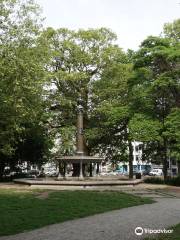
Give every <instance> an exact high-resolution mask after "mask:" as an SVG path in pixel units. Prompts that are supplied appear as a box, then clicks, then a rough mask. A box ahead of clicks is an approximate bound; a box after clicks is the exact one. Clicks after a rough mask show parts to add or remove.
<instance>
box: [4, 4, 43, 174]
mask: <svg viewBox="0 0 180 240" xmlns="http://www.w3.org/2000/svg"><path fill="white" fill-rule="evenodd" d="M0 11H1V17H0V23H1V24H0V33H1V34H0V102H1V117H0V131H1V134H0V173H2V172H3V169H4V167H5V164H6V160H7V159H15V158H14V157H13V156H14V154H15V151H16V147H17V143H19V142H21V140H22V139H21V138H22V135H23V134H24V132H25V131H26V125H27V123H28V125H29V124H31V123H32V125H33V124H34V122H36V123H37V122H38V124H40V125H41V124H42V121H43V118H44V114H43V112H44V106H43V98H42V96H43V84H44V83H43V81H44V70H43V68H44V60H43V59H44V58H43V51H42V48H40V47H39V46H38V35H39V31H40V23H41V20H40V17H39V13H40V10H39V7H38V6H37V5H36V4H35V3H34V2H33V1H23V0H2V1H1V2H0Z"/></svg>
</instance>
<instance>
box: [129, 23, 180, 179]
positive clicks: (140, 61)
mask: <svg viewBox="0 0 180 240" xmlns="http://www.w3.org/2000/svg"><path fill="white" fill-rule="evenodd" d="M178 31H179V30H178ZM178 31H176V33H177V34H175V33H174V30H173V31H172V25H171V24H169V25H165V34H166V35H165V37H153V36H150V37H148V38H147V39H146V40H144V41H143V43H142V44H141V47H140V49H139V51H137V53H136V55H135V58H134V74H133V76H132V78H131V79H130V81H129V86H130V88H131V92H132V95H131V96H132V102H133V105H132V107H133V108H134V109H135V110H136V114H135V115H134V119H133V120H132V122H131V126H130V129H131V130H132V132H133V135H134V138H135V139H138V140H141V141H144V142H146V146H148V145H149V144H150V145H151V146H152V145H153V148H151V150H152V151H153V152H154V153H155V155H156V156H157V157H158V159H159V160H160V161H161V162H162V163H163V171H164V177H165V178H166V177H167V168H168V157H169V156H168V154H169V148H170V138H169V137H168V134H167V133H166V132H167V125H166V120H167V119H168V121H170V119H171V118H170V116H171V113H172V112H173V111H174V110H173V109H174V108H179V104H180V102H179V99H180V96H179V87H180V85H179V74H180V72H179V63H180V52H179V41H178ZM169 36H171V37H169ZM173 36H175V38H173ZM173 116H174V115H173ZM173 119H174V117H173ZM165 133H166V134H165ZM171 143H172V141H171ZM155 155H154V157H155ZM151 160H152V159H151Z"/></svg>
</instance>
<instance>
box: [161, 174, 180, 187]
mask: <svg viewBox="0 0 180 240" xmlns="http://www.w3.org/2000/svg"><path fill="white" fill-rule="evenodd" d="M165 183H166V184H168V185H172V186H180V176H177V177H173V178H169V179H167V180H166V181H165Z"/></svg>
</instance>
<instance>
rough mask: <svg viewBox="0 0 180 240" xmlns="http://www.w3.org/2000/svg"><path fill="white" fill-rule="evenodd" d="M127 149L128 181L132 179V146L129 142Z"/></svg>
mask: <svg viewBox="0 0 180 240" xmlns="http://www.w3.org/2000/svg"><path fill="white" fill-rule="evenodd" d="M128 147H129V179H133V146H132V143H131V141H128Z"/></svg>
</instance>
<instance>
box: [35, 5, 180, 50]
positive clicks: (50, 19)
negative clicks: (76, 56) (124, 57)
mask: <svg viewBox="0 0 180 240" xmlns="http://www.w3.org/2000/svg"><path fill="white" fill-rule="evenodd" d="M36 2H37V3H38V4H39V5H40V6H41V7H42V8H43V15H44V16H45V18H46V19H45V22H44V24H45V26H50V27H53V28H55V29H57V28H62V27H63V28H64V27H65V28H69V29H74V30H77V29H79V28H83V29H88V28H100V27H107V28H110V29H111V30H112V31H113V32H114V33H116V35H117V37H118V40H117V44H118V45H119V46H120V47H121V48H123V49H124V50H127V49H133V50H137V49H138V46H139V45H140V44H141V42H142V41H143V40H144V39H145V38H146V37H147V36H149V35H156V36H157V35H159V34H160V33H161V32H162V30H163V25H164V23H167V22H172V21H173V20H174V19H177V18H180V0H36Z"/></svg>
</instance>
